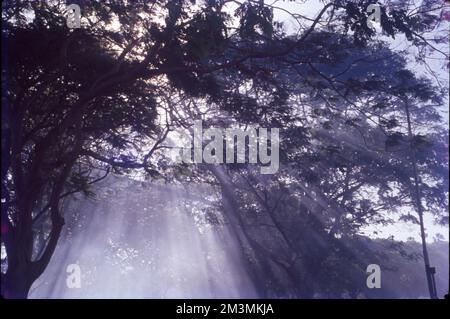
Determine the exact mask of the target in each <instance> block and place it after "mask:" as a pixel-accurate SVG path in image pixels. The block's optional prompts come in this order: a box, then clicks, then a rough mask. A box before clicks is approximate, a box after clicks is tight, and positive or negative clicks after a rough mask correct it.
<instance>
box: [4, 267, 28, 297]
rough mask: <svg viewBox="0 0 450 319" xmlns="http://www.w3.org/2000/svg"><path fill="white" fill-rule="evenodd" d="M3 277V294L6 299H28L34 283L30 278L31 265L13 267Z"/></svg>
mask: <svg viewBox="0 0 450 319" xmlns="http://www.w3.org/2000/svg"><path fill="white" fill-rule="evenodd" d="M11 266H12V267H8V271H7V272H6V274H2V275H1V280H2V283H1V294H2V297H3V298H5V299H26V298H27V297H28V293H29V292H30V288H31V285H32V284H33V281H34V280H32V279H31V278H30V274H31V273H32V271H31V265H17V264H16V265H11Z"/></svg>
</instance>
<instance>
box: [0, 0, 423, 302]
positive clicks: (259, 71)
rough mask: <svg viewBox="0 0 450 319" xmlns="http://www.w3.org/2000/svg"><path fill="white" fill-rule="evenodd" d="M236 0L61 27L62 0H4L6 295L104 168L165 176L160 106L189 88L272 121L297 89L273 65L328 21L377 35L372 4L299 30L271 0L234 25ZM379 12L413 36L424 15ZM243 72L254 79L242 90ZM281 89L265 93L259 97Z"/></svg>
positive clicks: (46, 256)
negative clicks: (64, 206) (156, 158)
mask: <svg viewBox="0 0 450 319" xmlns="http://www.w3.org/2000/svg"><path fill="white" fill-rule="evenodd" d="M228 2H229V1H206V2H205V3H202V4H199V5H197V6H193V5H192V4H193V1H181V0H177V1H159V0H158V1H154V2H151V3H150V2H147V1H142V2H137V3H133V4H131V3H117V2H115V1H106V2H102V3H97V2H92V3H89V4H86V3H83V8H82V15H83V18H82V26H83V27H82V28H81V29H76V30H69V29H68V28H67V27H66V23H65V19H64V16H63V11H64V9H65V7H64V5H62V4H61V3H60V2H59V1H48V2H44V1H43V2H35V1H11V2H8V4H5V6H4V7H3V11H2V16H3V18H4V21H5V23H4V24H2V42H4V43H5V47H6V49H5V50H4V51H2V75H3V78H2V79H3V80H2V81H3V82H4V83H3V84H4V88H5V89H4V91H3V92H2V93H3V96H2V98H3V102H4V107H3V108H2V154H3V155H2V213H1V214H2V215H1V220H2V243H3V244H4V245H5V248H6V253H7V259H8V269H7V271H6V273H5V274H3V273H2V274H1V276H2V294H3V295H4V296H5V297H8V298H24V297H26V296H27V293H28V290H29V288H30V286H31V284H32V283H33V281H34V280H35V279H36V278H38V277H39V276H40V274H42V272H43V271H44V269H45V267H46V265H47V264H48V262H49V260H50V258H51V256H52V254H53V252H54V249H55V247H56V244H57V241H58V238H59V236H60V233H61V229H62V227H63V225H64V217H63V212H62V211H61V200H62V199H63V198H65V197H67V196H69V195H70V194H73V193H76V192H80V191H83V192H85V193H86V194H89V185H91V184H93V183H95V182H96V181H98V180H101V179H102V178H103V176H104V175H102V174H99V173H98V172H99V170H100V171H103V172H104V173H106V174H107V173H109V172H110V171H115V172H128V171H129V170H137V169H141V170H144V171H145V172H146V173H147V174H148V175H149V176H155V175H156V174H157V170H156V169H155V167H154V164H153V163H152V161H151V159H152V156H153V155H154V153H155V152H156V151H157V150H159V149H160V148H161V142H162V141H163V140H164V139H165V137H166V136H167V134H168V132H169V131H170V130H171V129H173V127H172V124H173V123H171V122H170V121H164V120H161V117H160V116H159V114H158V112H157V111H158V110H159V109H163V110H165V111H166V112H167V113H168V114H172V113H173V112H175V111H176V108H177V105H174V104H175V101H176V102H177V103H180V101H182V100H183V99H186V98H194V99H196V100H198V101H202V102H207V103H217V104H219V105H221V106H222V107H223V108H228V110H229V111H230V113H231V114H232V115H235V116H238V115H239V117H240V118H241V119H242V118H243V116H244V115H245V116H247V117H250V115H249V114H250V112H249V111H251V108H252V107H256V108H259V106H262V109H263V110H264V114H266V115H267V117H268V118H273V119H276V116H275V115H277V114H278V115H279V114H282V113H283V112H284V111H285V110H284V106H285V104H286V102H287V100H288V95H287V94H286V90H285V89H284V88H283V85H281V84H283V81H281V78H282V75H280V78H279V80H280V81H281V82H279V81H273V79H272V78H273V77H275V76H274V75H275V74H276V73H278V71H277V70H276V69H271V68H270V66H271V65H272V64H273V63H275V62H276V63H281V64H283V63H287V64H292V63H289V59H291V58H293V57H295V55H298V54H299V53H300V52H301V50H302V49H305V47H306V45H307V43H308V41H309V40H310V36H311V35H312V34H313V31H314V29H315V28H316V27H317V26H318V25H319V22H329V23H330V26H333V25H334V26H338V27H339V28H337V29H336V32H338V33H346V32H348V31H349V30H350V29H352V30H353V36H354V39H355V40H356V42H357V43H359V44H360V45H364V44H366V43H367V40H368V39H369V38H371V37H372V36H374V32H373V30H371V29H370V28H368V27H367V26H366V24H364V23H361V22H362V21H365V19H366V16H367V14H366V12H365V9H366V4H365V3H361V4H353V3H350V4H349V3H347V2H345V1H332V2H327V3H325V4H324V6H323V8H321V9H320V10H319V14H318V16H317V18H316V19H315V20H314V21H312V22H311V23H309V25H308V26H307V27H306V28H303V27H302V30H300V31H301V32H300V36H298V37H292V36H287V35H286V34H285V33H284V32H283V29H282V25H280V24H279V23H274V21H273V10H274V7H272V6H268V5H266V4H264V3H263V2H256V1H248V2H245V3H242V4H240V5H239V6H238V8H237V9H236V11H235V14H236V17H237V19H238V20H239V23H238V27H237V29H236V28H235V27H234V25H233V20H232V17H231V16H229V15H228V14H226V13H225V10H224V6H225V5H226V4H227V3H228ZM80 3H81V2H80ZM382 17H383V19H382V26H383V29H384V30H385V31H386V32H387V33H388V34H389V35H391V36H393V35H394V34H395V33H397V32H400V33H404V34H406V35H407V36H408V38H411V39H417V38H420V34H419V33H418V32H421V31H423V30H424V26H427V25H429V23H428V24H421V23H420V22H422V20H421V18H422V17H421V16H420V15H419V16H417V15H414V16H413V17H409V16H407V14H406V12H403V11H402V10H393V11H392V12H385V11H383V15H382ZM337 19H339V20H337ZM342 19H343V20H342ZM336 21H345V23H344V25H339V24H336ZM316 41H320V37H319V38H316ZM314 54H315V52H309V53H308V55H309V56H308V57H307V60H306V61H307V62H301V58H302V56H301V55H300V56H298V57H296V59H297V60H296V62H297V63H303V64H305V63H306V64H311V65H312V63H315V62H317V61H320V59H326V58H327V57H326V55H325V54H323V55H317V56H316V58H315V59H313V57H314ZM278 65H279V64H278ZM280 74H281V73H280ZM284 76H285V77H286V75H284ZM248 81H252V82H253V87H252V89H251V90H250V91H249V92H247V93H246V94H243V93H242V92H241V88H242V87H243V86H244V85H245V84H247V83H248ZM313 87H314V85H313ZM274 90H275V91H276V94H274V95H273V99H272V101H271V102H270V103H269V104H267V105H264V104H261V101H260V100H259V99H258V98H256V97H255V94H256V93H258V94H259V96H268V95H272V93H273V92H274ZM174 106H175V107H174ZM243 106H245V107H243ZM150 144H151V145H152V146H150V147H149V146H148V145H150Z"/></svg>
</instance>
